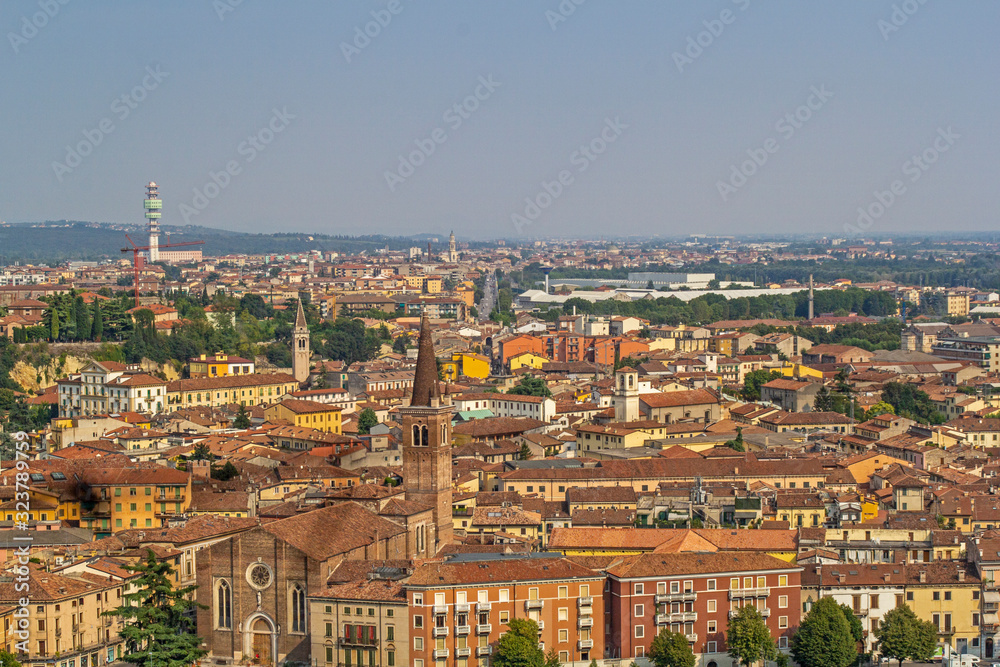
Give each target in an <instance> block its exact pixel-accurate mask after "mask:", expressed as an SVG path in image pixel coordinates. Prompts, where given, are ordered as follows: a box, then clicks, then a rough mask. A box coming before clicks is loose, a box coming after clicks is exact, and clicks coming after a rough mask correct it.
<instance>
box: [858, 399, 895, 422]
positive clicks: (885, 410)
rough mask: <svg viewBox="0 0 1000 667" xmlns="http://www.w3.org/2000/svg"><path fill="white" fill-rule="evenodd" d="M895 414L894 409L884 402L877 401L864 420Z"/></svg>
mask: <svg viewBox="0 0 1000 667" xmlns="http://www.w3.org/2000/svg"><path fill="white" fill-rule="evenodd" d="M894 414H896V409H895V408H894V407H892V406H891V405H889V404H888V403H886V402H885V401H879V402H878V403H876V404H875V405H873V406H872V407H871V408H870V409H869V410H868V411H867V412H866V413H865V420H868V419H875V417H878V416H879V415H894Z"/></svg>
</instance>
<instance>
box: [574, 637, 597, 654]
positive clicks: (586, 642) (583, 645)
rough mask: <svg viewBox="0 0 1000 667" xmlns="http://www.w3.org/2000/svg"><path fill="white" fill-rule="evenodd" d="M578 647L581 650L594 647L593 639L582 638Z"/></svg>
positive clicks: (577, 644)
mask: <svg viewBox="0 0 1000 667" xmlns="http://www.w3.org/2000/svg"><path fill="white" fill-rule="evenodd" d="M576 647H577V648H578V649H579V650H581V651H587V650H589V649H592V648H594V640H593V639H581V640H579V641H578V642H577V643H576Z"/></svg>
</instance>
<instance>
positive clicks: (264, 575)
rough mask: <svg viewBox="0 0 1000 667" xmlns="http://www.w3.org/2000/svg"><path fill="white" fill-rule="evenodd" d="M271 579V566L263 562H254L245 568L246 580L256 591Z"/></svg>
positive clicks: (265, 586) (262, 588)
mask: <svg viewBox="0 0 1000 667" xmlns="http://www.w3.org/2000/svg"><path fill="white" fill-rule="evenodd" d="M273 581H274V575H273V574H272V572H271V568H270V567H268V566H267V565H265V564H264V563H254V564H252V565H251V566H250V567H248V568H247V582H248V583H249V584H250V585H251V586H253V587H254V588H256V589H257V590H258V591H262V590H264V589H266V588H267V587H268V586H270V585H271V583H272V582H273Z"/></svg>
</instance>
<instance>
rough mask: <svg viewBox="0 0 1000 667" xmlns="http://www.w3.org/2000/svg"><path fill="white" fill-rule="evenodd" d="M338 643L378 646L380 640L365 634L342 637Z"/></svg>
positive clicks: (352, 645)
mask: <svg viewBox="0 0 1000 667" xmlns="http://www.w3.org/2000/svg"><path fill="white" fill-rule="evenodd" d="M337 643H338V644H340V645H341V646H351V647H354V646H378V640H377V639H373V638H371V637H369V636H368V635H364V636H361V637H356V636H355V637H340V638H339V639H338V640H337Z"/></svg>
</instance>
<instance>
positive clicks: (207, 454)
mask: <svg viewBox="0 0 1000 667" xmlns="http://www.w3.org/2000/svg"><path fill="white" fill-rule="evenodd" d="M188 460H189V461H214V460H215V454H213V453H212V450H211V449H209V447H208V445H207V444H205V443H204V442H199V443H198V444H197V445H195V446H194V449H192V450H191V454H190V455H189V456H188Z"/></svg>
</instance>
